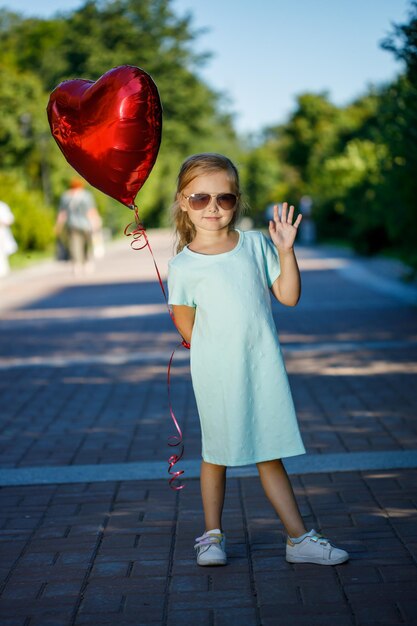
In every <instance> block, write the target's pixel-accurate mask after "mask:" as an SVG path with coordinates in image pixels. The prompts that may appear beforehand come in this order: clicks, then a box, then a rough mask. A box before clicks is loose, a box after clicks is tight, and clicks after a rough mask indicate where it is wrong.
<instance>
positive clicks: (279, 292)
mask: <svg viewBox="0 0 417 626" xmlns="http://www.w3.org/2000/svg"><path fill="white" fill-rule="evenodd" d="M278 253H279V262H280V265H281V274H280V275H279V276H278V278H277V279H276V281H275V282H274V284H273V285H272V287H271V291H272V293H273V294H274V296H275V297H276V299H277V300H279V301H280V302H281V303H282V304H285V305H287V306H295V305H296V304H297V303H298V301H299V299H300V295H301V278H300V270H299V269H298V264H297V259H296V258H295V253H294V250H293V249H292V250H288V251H286V252H282V251H280V250H278Z"/></svg>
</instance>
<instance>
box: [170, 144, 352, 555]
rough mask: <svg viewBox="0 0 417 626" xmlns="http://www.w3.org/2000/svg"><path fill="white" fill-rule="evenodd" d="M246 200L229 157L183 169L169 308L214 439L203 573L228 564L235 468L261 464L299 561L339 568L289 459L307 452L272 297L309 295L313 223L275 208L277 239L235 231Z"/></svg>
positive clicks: (200, 549) (206, 487) (207, 477)
mask: <svg viewBox="0 0 417 626" xmlns="http://www.w3.org/2000/svg"><path fill="white" fill-rule="evenodd" d="M241 207H242V200H241V192H240V187H239V175H238V172H237V169H236V167H235V166H234V165H233V163H232V162H231V161H230V160H229V159H228V158H226V157H225V156H222V155H219V154H215V153H203V154H196V155H193V156H191V157H189V158H188V159H187V160H186V161H185V162H184V163H183V165H182V167H181V170H180V173H179V176H178V186H177V192H176V196H175V203H174V205H173V219H174V223H175V228H176V233H177V234H178V237H179V243H178V245H177V255H176V256H175V257H173V258H172V259H171V260H170V261H169V264H168V291H169V298H168V303H169V304H170V305H172V311H173V314H174V318H175V322H176V325H177V327H178V329H179V331H180V333H181V335H182V336H183V338H184V339H185V340H186V341H187V342H189V343H190V345H191V347H190V370H191V379H192V384H193V390H194V395H195V398H196V403H197V408H198V413H199V419H200V424H201V435H202V457H203V460H202V463H201V476H200V482H201V494H202V501H203V508H204V517H205V532H204V534H203V535H202V536H201V537H197V538H196V544H195V546H194V548H195V550H196V553H197V563H198V564H199V565H225V564H226V562H227V557H226V551H225V549H226V536H225V533H224V532H223V528H222V523H221V516H222V511H223V504H224V496H225V486H226V469H227V466H238V465H248V464H253V463H256V465H257V469H258V472H259V476H260V480H261V484H262V486H263V489H264V490H265V493H266V496H267V497H268V499H269V500H270V502H271V504H272V506H273V507H274V509H275V511H276V512H277V514H278V516H279V517H280V519H281V521H282V523H283V525H284V526H285V529H286V532H287V534H288V537H287V542H286V560H287V561H289V562H290V563H318V564H322V565H336V564H339V563H343V562H344V561H346V560H347V559H348V558H349V555H348V553H347V552H346V551H345V550H341V549H339V548H336V547H334V546H333V545H332V544H331V543H330V541H329V540H328V539H326V538H325V537H323V535H321V534H319V533H318V532H316V531H315V529H314V528H313V529H311V530H310V531H309V532H307V530H306V528H305V526H304V524H303V520H302V518H301V515H300V512H299V509H298V506H297V503H296V500H295V496H294V492H293V490H292V486H291V483H290V480H289V478H288V475H287V473H286V470H285V467H284V465H283V463H282V461H281V458H282V457H290V456H295V455H298V454H304V453H305V452H306V450H305V448H304V445H303V441H302V439H301V435H300V431H299V428H298V423H297V418H296V414H295V409H294V404H293V399H292V396H291V390H290V387H289V382H288V378H287V372H286V369H285V365H284V361H283V356H282V352H281V347H280V343H279V339H278V334H277V330H276V327H275V323H274V320H273V316H272V309H271V298H270V291H269V290H271V291H272V293H273V295H274V297H275V298H277V300H279V301H280V302H281V303H282V304H284V305H286V306H295V305H296V304H297V302H298V300H299V297H300V289H301V288H300V274H299V270H298V265H297V260H296V258H295V253H294V240H295V236H296V234H297V228H298V226H299V224H300V222H301V215H299V216H298V217H297V219H296V220H295V222H294V224H293V214H294V207H293V206H291V207H290V208H289V211H288V212H287V209H288V205H287V203H284V204H283V207H282V215H281V217H279V215H278V209H277V207H275V208H274V219H273V220H270V223H269V233H270V236H271V239H272V241H271V240H270V239H269V238H267V237H266V236H265V235H264V234H263V233H261V232H258V231H256V230H251V231H242V230H239V229H238V228H236V227H235V224H236V222H237V221H238V219H239V217H240V214H241Z"/></svg>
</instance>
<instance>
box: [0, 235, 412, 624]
mask: <svg viewBox="0 0 417 626" xmlns="http://www.w3.org/2000/svg"><path fill="white" fill-rule="evenodd" d="M148 236H149V238H150V241H151V245H152V250H153V252H154V254H155V257H156V260H157V263H158V267H159V269H160V271H161V275H162V278H163V280H164V281H165V286H166V268H167V261H168V259H169V258H170V257H171V256H172V255H173V238H172V235H171V233H169V232H168V231H166V230H160V231H158V230H149V231H148ZM296 252H297V257H298V259H299V264H300V269H301V272H302V297H301V300H300V302H299V304H298V305H297V307H295V308H290V307H284V306H282V305H281V304H280V303H279V302H277V301H273V311H274V317H275V320H276V324H277V328H278V332H279V336H280V340H281V344H282V347H283V352H284V357H285V362H286V367H287V371H288V374H289V378H290V384H291V388H292V391H293V395H294V402H295V405H296V408H297V414H298V417H299V421H300V426H301V431H302V435H303V439H304V442H305V445H306V448H307V452H308V454H307V455H303V456H300V457H299V458H297V457H294V458H291V459H288V460H285V459H284V463H285V465H286V467H287V469H288V471H289V473H290V474H291V480H292V483H293V485H294V489H295V493H296V496H297V500H298V502H299V505H300V509H301V512H302V515H303V518H304V520H305V524H306V526H307V527H308V528H312V527H314V528H316V529H317V530H320V531H321V532H322V533H323V534H324V535H325V536H328V537H329V538H330V539H331V540H334V542H335V543H337V544H338V545H340V546H341V547H344V548H345V549H347V550H348V551H349V553H350V555H351V558H350V560H349V561H348V562H347V563H344V564H342V565H339V566H335V567H325V566H318V565H310V564H304V565H301V564H300V565H298V564H297V565H293V564H289V563H287V562H286V561H285V538H286V537H285V529H284V527H283V525H282V523H281V522H280V520H279V519H277V517H276V514H275V513H274V511H273V509H272V506H271V505H270V503H269V501H268V500H267V498H266V496H265V494H264V493H263V491H262V487H261V485H260V481H259V477H258V475H257V472H256V466H247V467H245V468H228V470H227V471H228V481H227V491H226V501H225V509H224V516H223V526H224V528H225V531H226V534H227V540H228V550H227V552H228V557H229V563H228V565H227V566H226V567H222V568H215V567H210V568H202V567H199V566H197V565H196V563H195V556H194V550H193V544H194V539H195V537H197V536H198V535H200V534H201V533H202V532H203V530H204V519H203V512H202V505H201V495H200V486H199V481H198V475H199V466H200V461H201V454H200V450H201V443H200V427H199V421H198V414H197V409H196V404H195V399H194V396H193V392H192V387H191V379H190V372H189V352H188V350H186V349H185V348H183V347H179V348H177V350H176V353H175V356H174V361H173V366H172V372H171V382H172V387H171V389H172V402H173V408H174V411H175V415H176V417H177V419H178V421H179V423H180V426H181V428H182V430H183V433H184V442H185V454H184V460H183V464H182V465H181V462H180V463H179V464H178V465H177V466H176V468H177V467H178V468H179V469H181V468H183V469H184V471H185V474H184V475H183V484H185V488H184V489H182V490H181V491H177V492H174V491H173V490H172V489H170V488H169V486H168V479H169V475H168V473H167V468H168V463H167V460H168V457H169V456H170V455H171V454H172V453H173V451H176V450H177V449H176V448H171V447H169V446H168V445H167V439H168V437H169V436H170V435H173V434H175V433H176V431H175V428H174V425H173V422H172V420H171V417H170V415H169V408H168V398H167V386H166V376H167V365H168V361H169V357H170V355H171V353H172V351H173V349H174V348H175V347H176V346H178V344H179V342H180V338H179V335H178V333H177V332H176V330H175V327H174V326H173V324H172V321H171V318H170V316H169V315H168V312H167V308H166V304H165V300H164V297H163V294H162V291H161V288H160V286H159V284H158V282H157V280H156V274H155V267H154V264H153V261H152V257H151V255H150V254H149V251H148V250H147V249H145V250H142V251H139V252H134V251H132V250H131V249H130V248H129V243H128V242H127V241H126V240H124V241H118V242H116V243H113V244H112V245H111V246H110V247H109V249H108V251H107V253H106V256H105V258H104V259H102V260H100V262H99V264H98V266H97V268H96V272H95V273H94V274H92V275H88V276H86V277H77V278H75V277H73V276H72V275H71V272H70V270H69V268H68V267H67V265H66V264H58V263H55V262H53V263H46V264H43V265H38V266H35V267H33V268H31V269H28V270H24V271H21V272H16V273H14V274H12V275H11V276H10V277H8V278H7V279H5V280H3V282H2V283H0V427H1V431H0V575H1V582H0V625H1V626H74V625H76V626H82V625H89V626H90V625H91V626H110V625H111V626H113V625H114V626H117V625H120V626H145V625H146V626H147V625H148V624H149V625H151V624H160V625H163V626H174V624H175V625H176V626H177V625H178V626H188V625H192V626H225V625H227V626H232V625H234V624H239V626H280V625H283V626H290V625H291V626H301V625H305V626H314V625H317V626H325V625H327V624H328V625H331V626H334V625H335V624H336V623H337V624H338V625H339V626H345V625H346V626H347V625H349V626H351V625H361V626H362V625H364V626H365V625H366V626H368V625H369V626H370V625H377V624H378V625H379V624H410V625H411V624H417V617H416V616H417V594H416V590H417V513H416V510H417V506H416V504H417V502H416V498H417V419H416V413H417V393H416V387H417V385H416V373H417V315H416V312H417V289H416V287H415V285H406V284H404V283H402V282H401V281H400V280H399V277H398V272H396V271H395V268H394V270H393V264H392V263H389V262H382V261H377V260H372V261H369V260H365V259H362V258H359V257H356V256H355V255H351V254H349V253H343V252H341V251H340V250H337V249H335V248H330V247H324V246H318V247H307V246H301V245H300V246H298V247H297V249H296ZM271 384H273V380H271Z"/></svg>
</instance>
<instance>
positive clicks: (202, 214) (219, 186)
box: [179, 170, 236, 231]
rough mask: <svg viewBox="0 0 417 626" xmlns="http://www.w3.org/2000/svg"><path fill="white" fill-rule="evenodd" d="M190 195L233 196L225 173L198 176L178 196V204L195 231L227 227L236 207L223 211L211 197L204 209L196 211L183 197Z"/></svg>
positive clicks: (220, 171) (233, 190)
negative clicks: (186, 214)
mask: <svg viewBox="0 0 417 626" xmlns="http://www.w3.org/2000/svg"><path fill="white" fill-rule="evenodd" d="M191 194H216V195H218V194H235V189H234V187H233V185H232V183H231V182H230V180H229V177H228V176H227V174H226V172H224V171H223V170H219V171H218V172H215V173H212V174H200V175H199V176H197V177H196V178H194V179H193V180H192V181H191V183H190V184H189V185H187V187H185V188H184V189H183V190H182V192H181V193H180V194H179V203H180V207H181V210H182V211H186V212H187V213H188V217H189V218H190V220H191V222H192V223H193V224H194V226H195V227H196V230H197V231H198V230H209V231H217V230H222V229H224V228H226V227H227V226H228V224H229V223H230V221H231V220H232V217H233V215H234V213H235V211H236V206H235V207H234V208H233V209H223V208H222V207H221V206H219V205H218V204H217V201H216V198H215V197H213V196H212V197H211V200H210V202H209V204H208V205H207V206H206V207H204V208H203V209H198V210H196V209H193V208H191V206H190V204H189V202H188V200H187V198H186V197H185V196H190V195H191Z"/></svg>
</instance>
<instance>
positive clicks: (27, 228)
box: [0, 172, 54, 251]
mask: <svg viewBox="0 0 417 626" xmlns="http://www.w3.org/2000/svg"><path fill="white" fill-rule="evenodd" d="M0 189H1V199H2V201H3V202H6V204H8V205H9V206H10V208H11V210H12V212H13V215H14V217H15V222H14V224H13V225H12V231H13V234H14V237H15V239H16V241H17V243H18V245H19V250H20V251H24V250H46V249H47V248H48V246H49V245H50V244H51V242H52V241H53V239H54V232H53V226H54V215H53V211H52V209H51V208H50V207H46V206H45V205H44V204H43V197H42V194H41V193H40V192H39V191H34V190H30V191H29V190H28V189H27V188H26V187H25V185H24V183H23V182H22V180H21V178H20V177H18V176H16V175H15V174H11V173H10V174H6V173H4V172H3V173H2V172H0Z"/></svg>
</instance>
